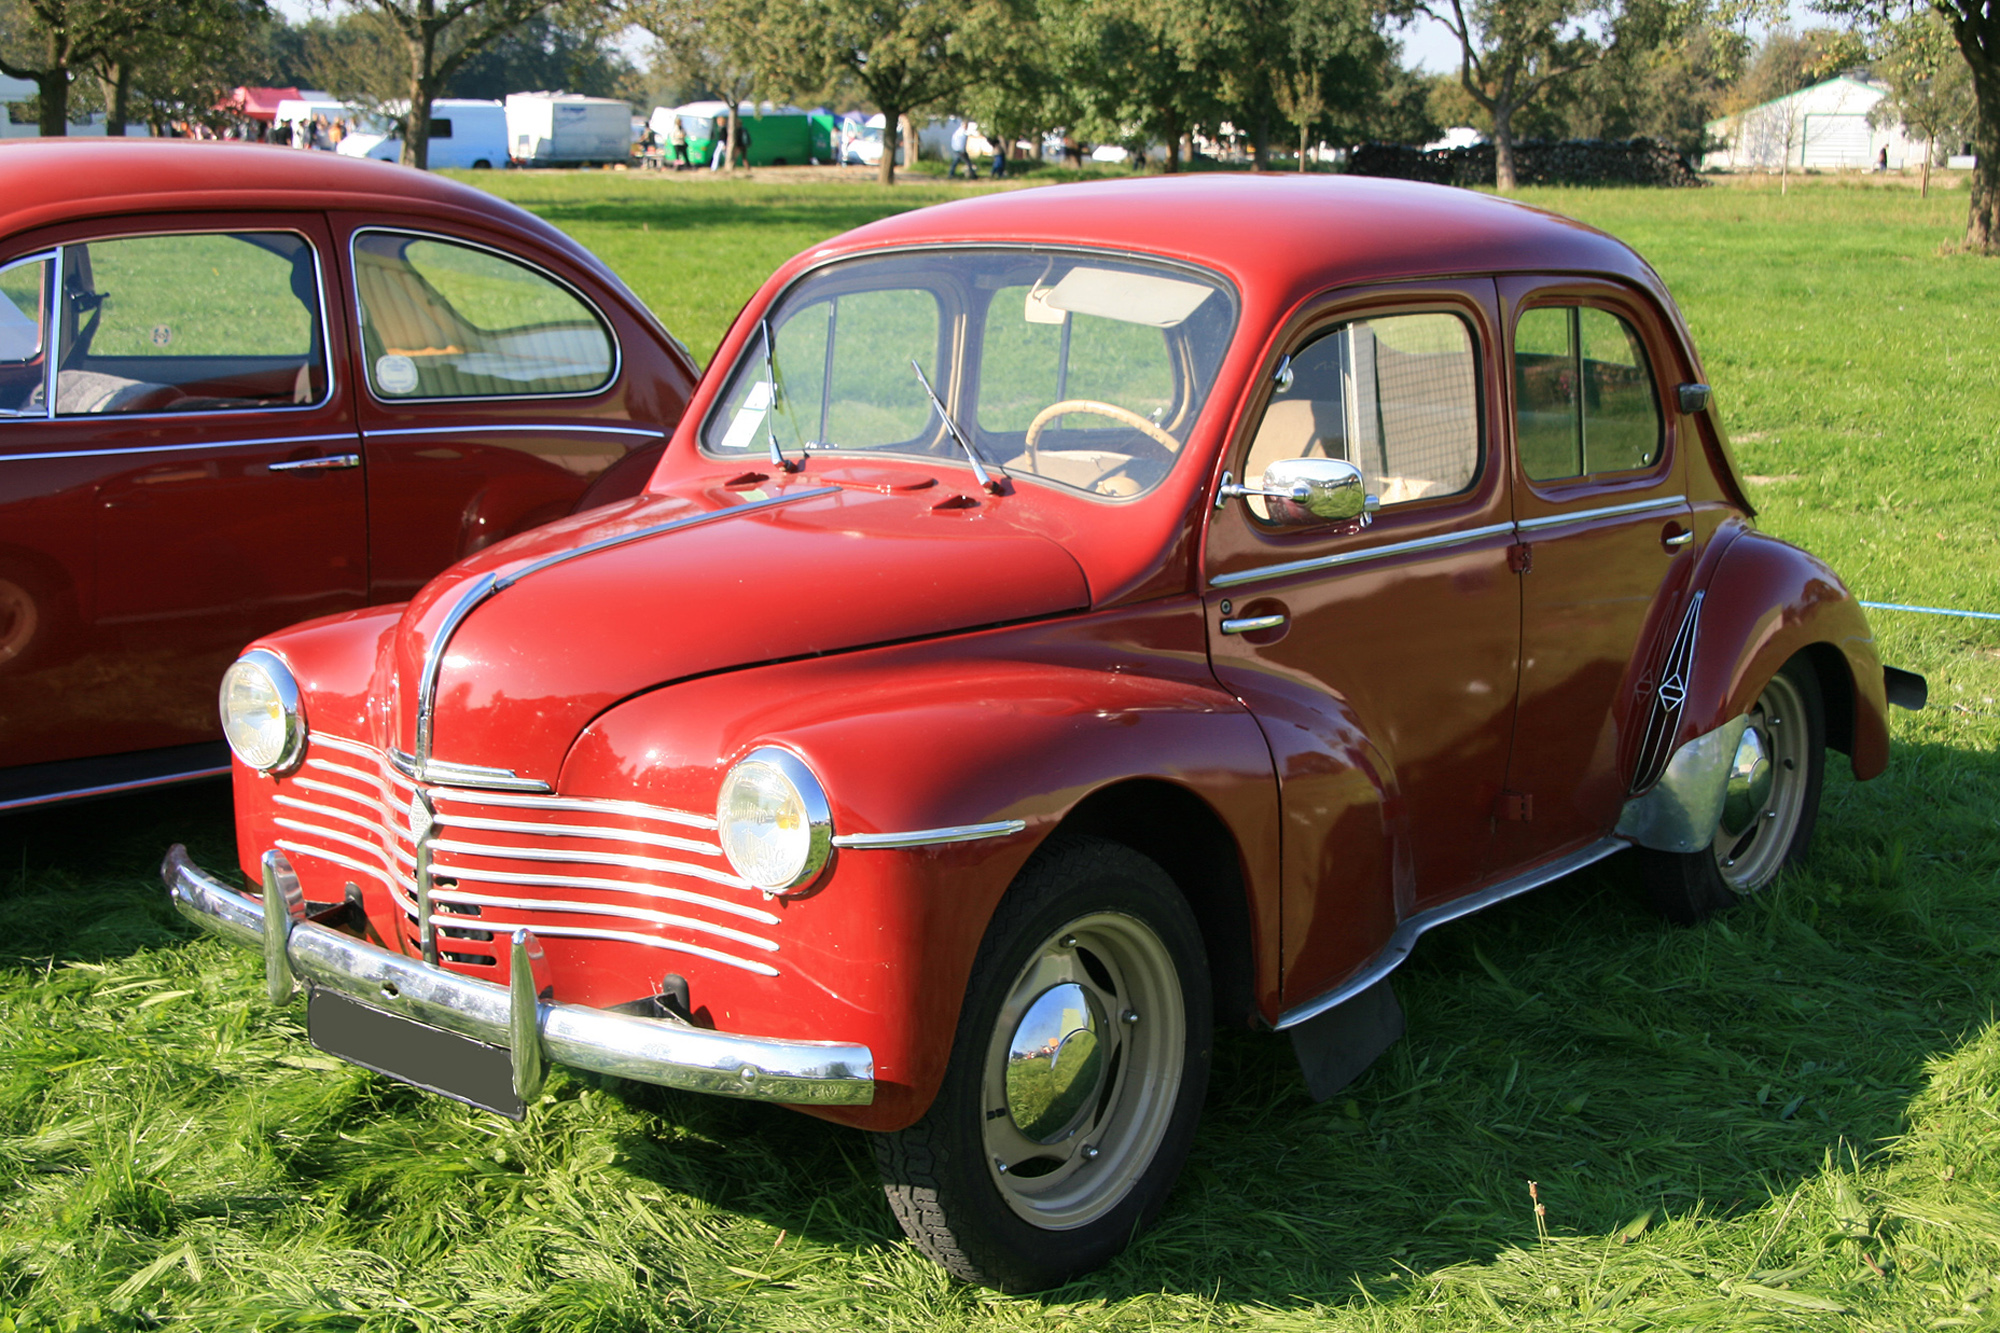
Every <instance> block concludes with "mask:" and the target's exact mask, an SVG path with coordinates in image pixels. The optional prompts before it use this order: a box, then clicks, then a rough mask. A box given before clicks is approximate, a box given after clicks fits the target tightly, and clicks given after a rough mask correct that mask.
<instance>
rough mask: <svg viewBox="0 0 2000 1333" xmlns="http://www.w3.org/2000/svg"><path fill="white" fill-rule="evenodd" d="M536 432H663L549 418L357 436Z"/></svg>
mask: <svg viewBox="0 0 2000 1333" xmlns="http://www.w3.org/2000/svg"><path fill="white" fill-rule="evenodd" d="M516 431H536V432H539V433H542V434H547V433H549V432H551V431H561V432H563V433H565V434H575V433H578V432H581V433H584V434H588V435H647V436H651V437H652V438H653V439H656V440H664V439H666V438H667V433H666V432H665V431H663V430H655V429H653V427H651V426H585V425H580V424H578V423H576V422H558V421H551V422H548V423H546V424H544V425H537V426H514V425H507V426H503V425H498V424H495V425H490V426H402V427H397V428H394V429H391V430H365V431H362V432H361V437H362V438H363V439H365V440H380V439H390V438H394V437H396V436H401V435H492V434H494V433H496V432H502V433H505V432H516Z"/></svg>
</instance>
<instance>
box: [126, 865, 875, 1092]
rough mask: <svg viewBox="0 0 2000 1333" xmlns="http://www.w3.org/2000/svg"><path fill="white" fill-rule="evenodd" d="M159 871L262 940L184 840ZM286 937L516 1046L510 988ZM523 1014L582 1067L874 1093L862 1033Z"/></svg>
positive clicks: (235, 934) (403, 1009) (453, 1024)
mask: <svg viewBox="0 0 2000 1333" xmlns="http://www.w3.org/2000/svg"><path fill="white" fill-rule="evenodd" d="M160 871H161V878H162V879H164V880H165V881H166V884H167V887H168V889H169V891H170V892H171V894H172V896H173V901H174V906H175V907H176V908H177V909H179V911H180V912H181V914H182V915H184V916H186V917H188V918H189V919H190V920H192V921H194V922H196V923H197V924H199V925H200V926H202V927H203V928H204V929H206V930H209V931H212V932H214V933H215V934H217V935H221V936H223V937H224V938H226V939H229V940H232V941H234V942H236V943H237V944H239V945H243V946H245V947H247V948H251V949H261V948H262V947H263V944H264V905H263V903H262V902H260V901H256V900H253V899H250V898H247V897H245V896H244V895H242V894H241V893H238V892H237V891H236V890H234V889H232V888H230V887H229V886H228V885H226V884H224V883H223V882H222V881H221V880H219V879H216V878H215V877H214V876H212V875H209V874H208V873H207V872H205V871H203V870H202V869H201V868H200V867H199V866H197V865H195V864H194V862H193V861H191V860H190V859H189V858H188V855H187V850H186V849H185V848H183V847H175V848H173V849H172V850H171V851H169V852H168V853H167V858H166V861H165V863H164V864H163V865H162V866H161V868H160ZM496 943H497V941H496ZM281 947H282V949H283V951H284V957H285V958H286V960H287V961H288V963H289V965H290V968H291V971H292V973H293V974H294V975H295V976H296V977H298V978H299V979H301V980H303V981H305V982H306V983H307V984H309V985H316V986H322V987H325V988H326V989H328V990H332V991H338V992H340V993H341V994H343V995H348V996H351V997H353V998H354V999H357V1000H359V1001H361V1002H362V1003H364V1004H367V1005H370V1006H372V1007H374V1008H377V1009H383V1010H387V1011H388V1012H391V1013H395V1014H399V1015H401V1016H403V1017H405V1018H413V1019H415V1020H416V1021H418V1022H420V1023H428V1024H430V1025H431V1026H433V1027H439V1028H443V1029H444V1030H446V1031H447V1032H456V1033H459V1034H461V1035H463V1036H467V1037H472V1038H474V1039H475V1040H478V1041H484V1042H489V1043H491V1044H493V1045H495V1046H501V1047H507V1048H510V1049H511V1048H512V1046H513V1042H512V1040H511V1037H512V1031H513V1019H514V1018H515V1015H513V1014H512V1012H511V1006H510V1001H509V995H508V991H507V989H506V988H505V987H502V986H496V985H494V984H492V983H490V982H485V981H480V980H477V979H476V978H473V977H467V976H461V975H459V974H457V973H453V972H446V971H444V970H443V969H441V968H435V967H427V966H425V965H424V964H423V963H420V962H418V961H417V960H415V959H413V958H405V957H403V956H402V955H400V954H394V953H390V952H389V951H388V950H386V949H381V948H377V947H376V946H374V945H372V944H368V943H365V942H364V941H361V940H358V939H355V938H354V937H353V936H351V935H343V934H341V933H340V932H339V931H336V930H330V929H328V928H327V927H325V926H320V925H316V924H314V923H312V922H310V921H302V922H298V923H296V924H293V925H291V926H290V927H289V928H285V929H284V937H283V939H282V941H281ZM521 1017H523V1018H527V1019H529V1020H530V1021H531V1022H532V1025H533V1027H534V1028H535V1029H536V1030H538V1031H539V1034H540V1046H541V1049H542V1050H543V1051H544V1052H546V1054H547V1056H548V1057H549V1058H550V1059H552V1060H555V1061H558V1062H560V1063H562V1064H566V1065H572V1066H574V1067H576V1068H578V1069H590V1070H595V1071H597V1072H599V1073H604V1074H613V1075H616V1076H618V1077H620V1078H629V1079H633V1080H635V1081H637V1082H641V1083H653V1084H657V1085H659V1086H661V1087H668V1088H682V1089H685V1090H687V1091H690V1092H707V1093H714V1094H718V1095H720V1096H725V1097H746V1098H752V1099H755V1100H759V1101H773V1102H792V1103H800V1104H810V1105H816V1106H867V1105H869V1104H871V1103H872V1102H873V1101H874V1100H875V1060H874V1055H873V1054H872V1053H871V1052H870V1051H869V1049H868V1048H867V1047H866V1046H863V1045H859V1044H855V1043H849V1042H832V1041H789V1040H784V1039H780V1038H774V1037H744V1036H736V1035H734V1034H731V1033H726V1032H714V1031H710V1030H708V1029H706V1028H696V1027H688V1026H684V1025H681V1024H674V1023H666V1022H661V1021H660V1020H657V1019H650V1018H640V1017H637V1016H636V1015H632V1014H618V1013H612V1012H610V1011H608V1010H604V1009H592V1008H589V1007H586V1006H584V1005H574V1004H561V1003H542V1004H538V1005H536V1006H535V1012H534V1013H533V1015H531V1016H530V1015H521Z"/></svg>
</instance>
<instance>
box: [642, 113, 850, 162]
mask: <svg viewBox="0 0 2000 1333" xmlns="http://www.w3.org/2000/svg"><path fill="white" fill-rule="evenodd" d="M738 114H740V115H741V116H742V118H743V132H744V135H745V136H746V138H747V139H748V140H749V144H750V151H749V154H748V161H749V164H750V165H751V166H753V167H791V166H803V165H805V164H807V163H813V162H832V161H833V160H834V141H835V140H834V123H833V116H832V115H831V114H829V113H828V112H825V111H801V110H800V109H799V108H798V107H795V106H774V105H772V104H771V103H769V102H766V103H764V104H763V106H762V107H761V108H759V107H757V106H755V105H753V104H752V103H749V102H745V103H743V105H742V109H741V111H740V112H739V113H738ZM728 115H729V104H728V103H727V102H689V103H688V104H687V105H686V106H677V107H664V106H662V107H654V108H653V114H652V117H651V119H650V120H648V121H647V124H648V125H650V126H651V127H652V131H653V136H654V137H655V138H656V139H657V140H658V141H659V145H660V152H661V153H662V154H663V155H664V156H666V157H667V158H669V159H671V158H672V157H673V146H672V145H673V139H672V133H671V131H672V125H673V122H674V121H675V120H676V119H678V120H679V121H680V124H681V129H682V131H683V132H684V133H685V134H686V135H687V140H688V145H687V157H688V161H689V162H690V163H691V164H693V165H694V166H698V167H704V166H707V165H708V163H709V160H710V159H711V158H712V157H713V156H714V154H715V145H716V142H717V141H718V140H719V139H721V137H722V135H723V134H724V133H725V131H726V129H727V123H728V122H727V117H728Z"/></svg>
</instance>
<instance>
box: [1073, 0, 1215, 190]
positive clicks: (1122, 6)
mask: <svg viewBox="0 0 2000 1333" xmlns="http://www.w3.org/2000/svg"><path fill="white" fill-rule="evenodd" d="M1040 31H1041V32H1042V34H1044V35H1045V36H1046V37H1048V38H1049V39H1050V45H1051V47H1052V48H1053V49H1054V50H1055V52H1056V57H1055V62H1056V79H1055V83H1056V85H1057V87H1059V88H1060V89H1062V90H1063V92H1064V93H1065V94H1066V96H1065V97H1064V100H1065V101H1066V102H1067V103H1068V105H1067V106H1065V107H1063V108H1062V111H1066V112H1069V113H1070V114H1061V113H1058V114H1056V115H1055V116H1054V118H1052V119H1051V120H1049V121H1048V122H1047V123H1048V124H1049V125H1063V126H1065V127H1067V128H1069V129H1071V130H1077V129H1082V130H1083V131H1084V132H1085V133H1087V134H1089V135H1090V136H1092V137H1094V138H1097V139H1117V140H1123V139H1128V138H1136V139H1138V140H1140V141H1141V142H1142V143H1143V142H1146V141H1150V140H1153V139H1158V140H1159V141H1160V142H1162V143H1164V144H1165V145H1166V147H1167V170H1168V171H1170V172H1173V171H1178V170H1180V166H1181V141H1182V139H1183V138H1184V137H1185V136H1187V135H1188V134H1190V133H1191V132H1192V131H1193V130H1194V129H1195V128H1197V127H1198V126H1200V125H1203V124H1207V123H1212V122H1214V121H1215V120H1218V119H1221V118H1222V115H1223V112H1222V110H1221V103H1220V102H1219V101H1218V100H1217V97H1216V92H1215V90H1216V86H1217V83H1218V77H1217V72H1216V70H1215V68H1214V65H1213V59H1212V58H1213V56H1214V54H1215V51H1216V44H1215V43H1213V42H1205V41H1203V40H1202V38H1203V35H1204V34H1203V32H1202V30H1201V25H1200V24H1199V23H1198V22H1194V21H1190V10H1189V7H1188V6H1186V5H1183V4H1176V3H1174V2H1173V0H1050V2H1049V3H1045V4H1044V6H1043V8H1042V23H1041V28H1040Z"/></svg>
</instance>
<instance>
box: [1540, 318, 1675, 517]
mask: <svg viewBox="0 0 2000 1333" xmlns="http://www.w3.org/2000/svg"><path fill="white" fill-rule="evenodd" d="M1514 404H1515V406H1514V431H1515V439H1516V441H1517V442H1518V445H1519V448H1520V450H1521V470H1522V471H1523V472H1525V473H1526V474H1527V475H1528V476H1529V477H1530V478H1531V479H1533V480H1535V481H1561V480H1566V479H1568V478H1571V477H1583V476H1589V475H1595V474H1598V473H1607V472H1631V471H1634V470H1636V469H1639V468H1643V467H1650V466H1652V464H1653V462H1654V460H1656V459H1657V458H1658V457H1659V456H1660V409H1659V402H1658V399H1657V397H1656V396H1655V395H1654V392H1653V374H1652V370H1651V368H1650V367H1649V366H1648V365H1647V362H1646V351H1645V347H1644V346H1643V345H1642V344H1641V343H1640V341H1639V335H1638V334H1637V333H1636V332H1635V331H1634V330H1633V328H1632V326H1631V325H1630V324H1629V323H1627V322H1626V321H1625V320H1624V319H1622V318H1621V317H1619V316H1617V315H1614V314H1612V313H1611V312H1610V311H1608V310H1600V309H1597V308H1596V307H1594V306H1539V307H1536V308H1535V309H1532V310H1529V311H1526V312H1524V313H1523V314H1522V316H1521V319H1520V323H1519V324H1518V325H1517V326H1516V327H1515V330H1514Z"/></svg>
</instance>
